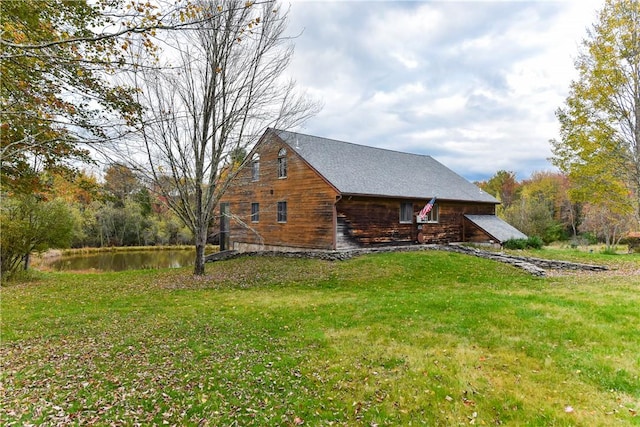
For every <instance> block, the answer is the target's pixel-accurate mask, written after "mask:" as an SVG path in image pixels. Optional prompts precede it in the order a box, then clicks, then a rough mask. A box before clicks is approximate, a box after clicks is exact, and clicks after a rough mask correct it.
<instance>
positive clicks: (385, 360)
mask: <svg viewBox="0 0 640 427" xmlns="http://www.w3.org/2000/svg"><path fill="white" fill-rule="evenodd" d="M609 259H610V260H611V261H610V264H611V265H612V266H613V267H614V268H615V266H616V263H617V262H618V260H620V265H625V266H626V267H625V268H624V269H621V270H616V269H614V270H612V271H610V272H607V273H597V274H567V275H558V274H555V275H553V276H552V277H548V278H533V277H530V276H528V275H527V274H526V273H524V272H521V271H519V270H517V269H515V268H513V267H510V266H507V265H503V264H498V263H495V262H492V261H488V260H482V259H479V258H472V257H467V256H464V255H459V254H453V253H441V252H431V251H429V252H416V253H395V254H394V253H388V254H375V255H368V256H363V257H360V258H355V259H352V260H349V261H344V262H335V263H331V262H326V261H319V260H298V259H285V258H275V257H271V258H269V257H260V258H239V259H235V260H230V261H225V262H219V263H215V264H209V265H207V275H206V277H204V278H194V277H192V276H191V275H190V270H191V269H183V270H165V271H136V272H122V273H113V274H71V273H46V274H40V275H38V276H37V277H36V279H34V280H32V281H30V282H27V283H19V284H16V283H10V284H9V285H8V286H5V287H4V288H2V301H1V304H2V306H1V313H2V319H1V322H2V323H1V331H2V337H1V338H2V341H1V345H0V355H1V364H2V366H1V378H2V383H1V385H2V388H1V390H2V394H1V401H0V423H2V424H3V425H7V426H8V425H29V424H32V425H91V424H97V425H135V424H140V425H153V424H156V425H210V426H222V425H258V426H281V425H285V426H286V425H307V426H316V425H366V426H382V425H422V424H424V425H432V426H433V425H469V424H471V425H473V424H476V425H539V426H548V425H560V426H562V425H567V426H569V425H584V426H594V425H603V426H604V425H607V426H608V425H640V415H639V414H638V412H640V332H639V328H640V326H639V325H640V277H638V276H637V275H635V274H633V273H632V274H629V271H631V272H634V271H638V269H637V267H638V266H640V257H639V256H637V255H620V256H616V257H611V258H609ZM628 266H632V267H631V268H628ZM634 268H635V269H634Z"/></svg>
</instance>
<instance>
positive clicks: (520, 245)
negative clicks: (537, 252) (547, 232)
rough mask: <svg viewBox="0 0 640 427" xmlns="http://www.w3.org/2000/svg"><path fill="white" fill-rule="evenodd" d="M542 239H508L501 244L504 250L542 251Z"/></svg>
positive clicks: (536, 237) (533, 237)
mask: <svg viewBox="0 0 640 427" xmlns="http://www.w3.org/2000/svg"><path fill="white" fill-rule="evenodd" d="M542 245H543V242H542V239H541V238H540V237H538V236H532V237H529V238H528V239H509V240H507V241H505V242H504V243H503V244H502V247H503V248H505V249H542Z"/></svg>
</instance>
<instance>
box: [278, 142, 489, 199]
mask: <svg viewBox="0 0 640 427" xmlns="http://www.w3.org/2000/svg"><path fill="white" fill-rule="evenodd" d="M274 132H275V133H276V135H278V136H279V137H280V138H281V139H282V140H283V141H284V142H285V143H287V144H288V145H289V146H290V147H291V148H292V149H293V150H294V151H295V152H296V153H298V154H299V155H300V156H301V157H302V158H303V159H304V160H305V161H307V163H309V165H311V167H313V168H314V169H315V170H316V171H317V172H318V173H320V174H321V175H322V176H324V178H325V179H326V180H327V181H329V182H330V183H331V184H332V185H333V186H334V187H335V188H336V189H337V190H338V191H340V193H342V194H349V195H371V196H385V197H402V198H408V199H430V198H431V197H433V196H437V197H438V198H439V199H446V200H459V201H475V202H485V203H499V202H498V201H497V200H496V199H495V198H494V197H493V196H491V195H489V194H487V193H486V192H484V191H482V190H480V189H479V188H478V187H476V186H475V185H473V184H472V183H470V182H469V181H467V180H466V179H464V178H463V177H461V176H460V175H458V174H457V173H455V172H453V171H452V170H451V169H449V168H447V167H446V166H444V165H443V164H442V163H440V162H438V161H436V160H434V159H433V158H432V157H431V156H425V155H419V154H410V153H401V152H398V151H391V150H385V149H381V148H374V147H367V146H364V145H358V144H352V143H349V142H342V141H336V140H333V139H327V138H320V137H317V136H311V135H304V134H300V133H294V132H288V131H282V130H274Z"/></svg>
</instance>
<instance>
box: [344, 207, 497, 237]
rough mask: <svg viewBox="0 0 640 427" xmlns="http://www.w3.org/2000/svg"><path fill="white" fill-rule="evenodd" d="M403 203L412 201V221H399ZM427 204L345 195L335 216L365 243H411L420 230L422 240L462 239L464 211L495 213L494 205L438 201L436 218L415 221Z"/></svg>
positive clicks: (480, 213) (352, 234)
mask: <svg viewBox="0 0 640 427" xmlns="http://www.w3.org/2000/svg"><path fill="white" fill-rule="evenodd" d="M404 202H412V203H413V216H412V223H407V224H405V223H400V206H401V204H402V203H404ZM426 203H427V200H425V201H422V200H420V201H415V200H414V201H412V200H403V199H388V198H387V199H385V198H376V197H359V196H352V197H349V196H345V197H343V198H342V199H341V200H340V201H339V202H338V204H337V205H336V209H337V214H338V217H341V218H344V221H345V223H346V224H347V225H348V229H349V232H350V237H352V238H353V240H355V241H357V242H358V243H359V244H361V245H365V246H366V245H375V244H400V243H412V242H415V241H417V238H418V232H419V231H422V233H423V234H424V235H425V243H450V242H461V241H463V228H464V226H463V224H464V215H465V214H472V215H493V214H494V213H495V206H494V205H493V204H487V203H463V202H449V201H446V200H444V201H440V200H439V201H437V204H438V209H439V221H438V222H437V223H427V224H417V223H416V215H417V214H418V212H419V211H420V210H421V209H422V208H423V207H424V205H425V204H426ZM419 227H421V230H420V229H419Z"/></svg>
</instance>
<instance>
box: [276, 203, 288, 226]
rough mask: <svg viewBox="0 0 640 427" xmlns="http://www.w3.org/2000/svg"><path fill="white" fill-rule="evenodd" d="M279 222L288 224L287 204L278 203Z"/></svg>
mask: <svg viewBox="0 0 640 427" xmlns="http://www.w3.org/2000/svg"><path fill="white" fill-rule="evenodd" d="M278 222H287V202H278Z"/></svg>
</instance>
